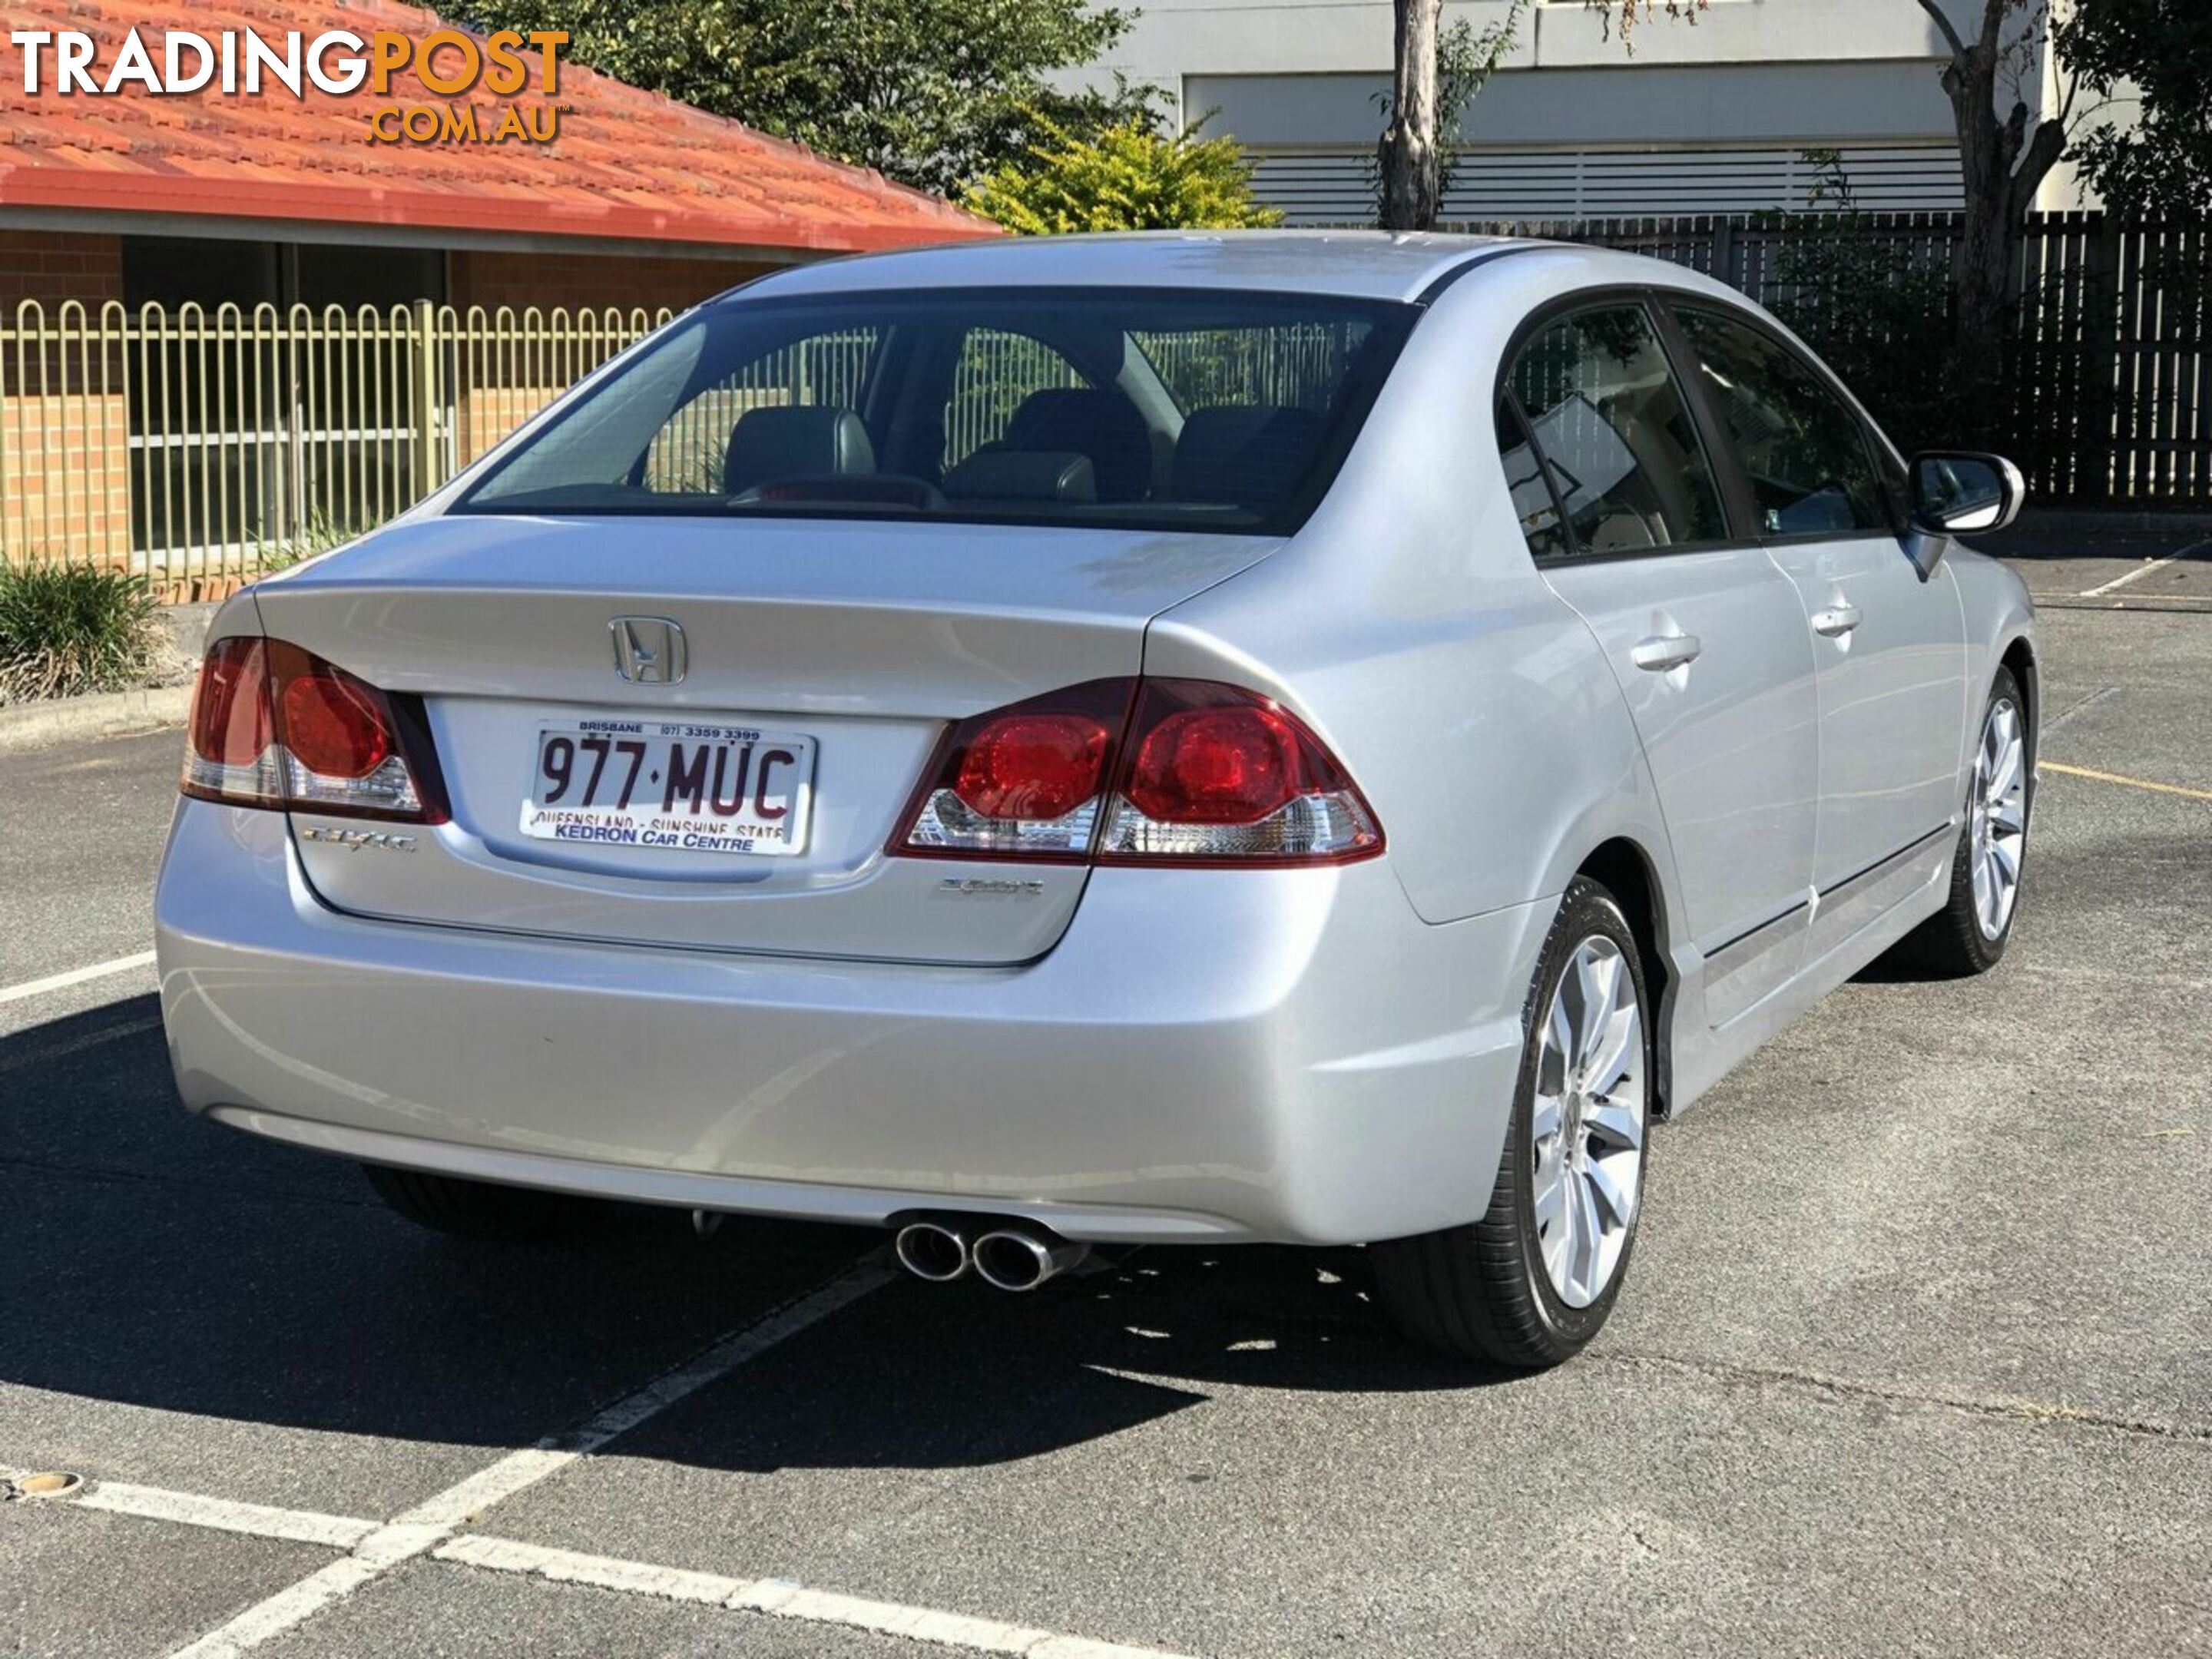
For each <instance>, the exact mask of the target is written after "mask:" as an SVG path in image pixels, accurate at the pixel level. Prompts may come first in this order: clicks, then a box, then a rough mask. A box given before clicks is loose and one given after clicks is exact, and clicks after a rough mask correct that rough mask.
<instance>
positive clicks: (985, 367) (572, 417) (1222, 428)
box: [456, 289, 1416, 533]
mask: <svg viewBox="0 0 2212 1659" xmlns="http://www.w3.org/2000/svg"><path fill="white" fill-rule="evenodd" d="M1415 314H1416V313H1415V312H1414V311H1413V308H1412V307H1407V306H1401V305H1396V304H1389V303H1378V302H1369V301H1350V300H1339V299H1335V298H1332V297H1328V296H1308V295H1267V294H1216V293H1212V292H1196V291H1186V290H1179V289H1121V290H1115V291H1111V292H1108V291H1103V290H1094V289H1043V290H1041V289H1022V290H1007V289H965V290H955V291H951V292H939V293H934V294H906V293H898V292H888V293H870V294H860V295H839V296H836V297H835V298H833V299H824V300H818V301H796V300H793V301H783V300H774V299H768V298H759V299H745V298H743V297H739V298H736V299H732V300H728V301H720V302H718V303H716V304H714V305H711V306H708V307H704V308H702V310H700V311H697V312H695V313H691V314H690V315H689V316H686V317H684V318H682V319H678V321H677V322H675V323H673V324H671V325H670V326H669V327H668V328H667V329H666V330H665V331H662V333H661V334H660V335H659V336H658V337H655V338H654V339H653V340H651V341H649V342H648V343H647V344H646V345H645V346H644V347H643V348H641V349H640V350H638V351H637V352H635V353H634V354H633V355H632V356H629V358H628V359H627V360H625V361H624V362H623V363H622V364H621V365H619V366H618V367H617V368H616V370H615V371H614V372H613V373H612V374H610V375H609V376H608V377H607V378H606V379H605V380H602V381H600V382H599V384H598V385H596V386H592V387H591V388H589V389H588V390H586V391H585V392H581V393H580V394H578V395H576V396H575V397H573V398H570V399H569V400H568V402H567V403H566V404H565V405H564V406H563V407H562V408H561V409H560V410H557V411H556V415H555V416H554V418H553V420H552V421H551V422H550V423H549V424H547V425H546V426H544V427H543V428H540V429H539V430H538V431H537V432H536V433H534V434H532V435H530V436H529V437H527V438H526V439H524V440H522V441H520V442H519V443H517V444H516V445H514V446H513V447H511V448H510V450H509V452H508V453H506V454H504V455H502V456H501V458H500V459H499V460H498V461H497V462H496V463H495V465H494V466H493V468H492V470H491V471H489V473H488V474H487V475H486V476H485V477H483V479H482V480H481V481H480V482H478V483H477V485H476V486H475V487H474V488H473V489H471V491H470V492H469V493H468V494H467V495H465V497H464V498H463V500H462V501H461V502H460V504H459V507H458V508H457V509H456V510H457V511H461V512H479V513H562V514H571V515H574V514H585V515H592V514H605V515H619V514H632V513H662V514H686V515H697V514H713V515H721V516H728V517H732V518H739V517H746V516H770V517H788V516H796V515H804V516H827V517H837V518H923V519H943V520H955V521H964V522H971V523H1008V522H1012V523H1043V524H1054V525H1097V526H1127V527H1143V528H1174V529H1193V530H1220V531H1230V532H1247V533H1279V532H1285V531H1287V530H1291V529H1294V528H1296V526H1297V525H1298V524H1299V523H1301V522H1303V520H1304V518H1305V516H1306V514H1307V513H1310V511H1311V510H1312V507H1313V506H1314V504H1315V503H1316V501H1319V500H1320V498H1321V495H1322V493H1323V492H1324V491H1325V490H1326V489H1327V488H1328V483H1329V480H1330V479H1331V478H1332V477H1334V474H1335V471H1336V469H1337V466H1338V465H1339V464H1340V462H1341V460H1342V459H1343V456H1344V453H1345V452H1346V450H1347V449H1349V448H1350V447H1351V443H1352V438H1353V437H1354V436H1355V435H1357V433H1358V428H1359V423H1360V422H1361V421H1362V420H1363V419H1364V417H1365V416H1366V413H1367V410H1368V409H1369V408H1370V405H1371V404H1372V403H1373V401H1374V398H1375V394H1376V392H1377V391H1378V390H1379V389H1380V387H1381V386H1382V383H1383V378H1384V376H1385V375H1386V374H1388V373H1389V367H1390V364H1391V363H1392V362H1393V361H1394V360H1395V357H1396V356H1397V353H1398V350H1399V349H1400V347H1401V345H1402V344H1403V343H1404V341H1405V337H1406V334H1407V331H1408V329H1409V328H1410V327H1411V325H1412V322H1413V317H1414V316H1415Z"/></svg>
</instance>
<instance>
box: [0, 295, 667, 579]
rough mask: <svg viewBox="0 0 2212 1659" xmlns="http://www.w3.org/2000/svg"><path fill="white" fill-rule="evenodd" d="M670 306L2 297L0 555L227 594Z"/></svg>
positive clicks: (584, 368)
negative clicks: (52, 302) (43, 301)
mask: <svg viewBox="0 0 2212 1659" xmlns="http://www.w3.org/2000/svg"><path fill="white" fill-rule="evenodd" d="M669 315H670V313H667V312H666V311H661V312H658V313H648V312H647V311H644V310H642V309H638V310H631V311H621V310H608V311H590V310H581V311H575V312H570V311H567V310H563V309H556V310H551V311H540V310H538V309H537V308H536V307H529V308H526V309H523V310H520V311H517V310H514V309H512V308H510V307H499V308H497V309H496V310H486V309H485V308H483V307H468V308H467V309H466V310H459V309H457V308H456V307H452V306H438V305H432V304H429V303H428V302H419V303H417V304H415V305H411V306H396V307H389V308H376V307H362V308H360V309H358V310H345V309H342V308H339V307H330V308H327V309H324V310H313V309H310V308H309V307H304V306H299V307H292V308H290V309H289V310H280V309H278V308H277V307H274V306H267V305H264V306H258V307H252V308H251V309H246V308H241V307H238V306H233V305H226V306H221V307H215V308H213V309H206V308H203V307H199V306H196V305H185V306H179V307H173V308H165V307H160V306H151V305H149V306H143V307H137V308H135V309H131V308H126V307H124V306H122V305H119V304H116V303H112V302H111V303H109V304H107V305H106V306H102V307H98V308H97V309H88V308H87V307H84V306H82V305H81V304H79V303H77V302H76V301H70V302H68V303H66V304H64V305H62V306H59V307H54V308H52V309H49V308H48V307H44V306H41V305H40V304H39V303H38V302H37V301H25V302H24V303H23V304H21V306H19V307H16V309H15V312H14V313H13V314H12V315H9V314H8V313H4V312H0V562H12V563H15V564H17V565H24V564H52V563H68V564H78V565H95V566H102V567H106V568H116V569H127V570H132V571H137V572H140V573H142V574H145V575H147V576H149V578H151V579H152V580H154V581H155V583H156V584H157V585H159V586H160V587H161V589H162V590H163V591H164V592H166V593H167V594H168V595H169V596H170V597H175V598H189V597H197V596H200V595H205V594H212V593H217V592H222V591H225V590H226V589H228V588H229V587H232V586H236V585H237V584H238V583H240V581H243V580H246V579H248V578H250V577H252V576H253V575H254V574H258V573H259V572H261V571H264V570H266V569H268V568H272V567H274V566H278V565H282V564H284V563H287V562H290V561H292V560H294V559H296V558H299V557H301V556H306V555H307V554H309V553H313V552H315V551H317V550H320V549H321V548H323V547H325V546H328V545H330V544H333V543H335V542H337V541H339V540H342V539H343V538H346V537H348V536H350V535H353V534H356V533H358V532H362V531H363V530H366V529H368V528H370V527H371V526H374V525H377V524H380V523H381V522H382V521H383V520H386V519H387V518H390V517H391V516H392V514H393V513H398V512H399V511H401V510H402V509H404V507H408V506H409V505H410V504H411V503H413V502H414V501H418V500H420V499H421V498H422V496H423V495H426V494H428V492H429V491H431V490H433V489H436V488H437V487H438V486H439V485H440V484H441V483H445V482H446V480H447V479H448V478H450V477H453V474H454V472H455V471H458V470H459V468H461V467H463V466H465V465H468V463H469V462H470V461H471V460H473V459H475V458H476V457H477V456H478V455H480V454H482V453H483V452H484V451H485V450H487V449H489V448H490V447H491V446H492V445H494V444H495V443H497V442H498V441H500V440H501V438H503V437H505V436H506V435H507V434H508V433H509V432H512V431H513V429H514V428H516V427H517V426H520V424H521V423H522V422H525V421H526V420H528V419H529V418H530V417H531V416H532V415H534V414H536V413H537V412H538V410H540V409H542V408H544V406H545V404H547V403H549V402H550V401H551V400H552V399H553V398H555V397H556V396H558V395H559V394H560V393H561V392H563V391H565V390H566V389H567V388H568V386H571V385H572V384H574V382H575V381H576V380H579V379H580V378H581V377H582V376H584V375H585V374H589V373H590V372H591V371H592V369H594V368H597V367H598V366H599V364H601V363H603V362H605V361H606V360H607V359H608V358H609V357H611V356H613V355H614V354H615V353H616V352H617V351H619V350H621V349H623V347H625V346H627V345H629V344H630V343H632V342H633V341H635V340H636V339H638V338H639V337H641V336H643V335H644V334H646V333H647V332H649V331H651V330H652V329H653V328H655V327H657V326H659V325H660V324H661V323H664V322H665V321H666V320H667V319H668V318H669Z"/></svg>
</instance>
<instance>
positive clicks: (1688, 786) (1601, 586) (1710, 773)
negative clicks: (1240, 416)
mask: <svg viewBox="0 0 2212 1659" xmlns="http://www.w3.org/2000/svg"><path fill="white" fill-rule="evenodd" d="M1502 404H1503V407H1502V408H1501V410H1500V411H1499V432H1500V439H1499V442H1500V447H1502V448H1503V449H1504V452H1505V465H1506V474H1507V477H1508V479H1509V481H1510V483H1512V486H1513V490H1514V496H1515V500H1516V504H1517V506H1518V507H1519V508H1520V512H1521V518H1522V525H1523V527H1524V529H1525V531H1526V532H1527V534H1528V541H1529V547H1530V550H1531V551H1532V552H1534V555H1535V556H1536V559H1537V562H1538V564H1539V566H1540V568H1541V569H1542V570H1543V573H1544V575H1545V578H1546V580H1547V581H1549V582H1550V584H1551V586H1552V588H1553V591H1554V592H1557V593H1558V594H1559V596H1560V598H1562V599H1565V601H1566V602H1567V604H1569V605H1571V606H1573V607H1574V609H1575V610H1576V611H1577V612H1578V613H1579V614H1580V615H1581V616H1582V617H1583V620H1584V621H1585V622H1586V623H1589V628H1590V629H1591V631H1592V633H1593V634H1595V636H1596V638H1597V641H1598V643H1599V644H1600V645H1601V647H1602V648H1603V649H1604V652H1605V654H1606V657H1607V660H1608V662H1609V663H1610V665H1611V666H1612V669H1613V676H1614V678H1615V679H1616V680H1617V681H1618V682H1619V684H1620V690H1621V691H1622V694H1623V695H1624V696H1625V697H1626V701H1627V703H1628V707H1629V709H1630V711H1631V713H1632V715H1633V716H1634V719H1635V721H1636V727H1637V732H1638V735H1639V737H1640V738H1642V739H1643V744H1644V756H1645V758H1646V760H1647V761H1648V763H1649V764H1650V769H1651V775H1652V780H1653V783H1654V785H1655V787H1656V789H1657V791H1658V795H1659V805H1660V810H1661V812H1662V815H1663V816H1664V817H1665V819H1666V823H1667V828H1668V836H1669V838H1670V839H1671V841H1672V842H1673V845H1674V864H1675V873H1676V878H1677V881H1678V883H1679V884H1680V898H1681V902H1682V907H1683V908H1684V910H1685V912H1686V915H1687V917H1688V921H1689V926H1690V929H1691V932H1692V936H1693V938H1694V939H1695V942H1696V944H1697V945H1698V947H1699V951H1701V952H1702V953H1703V954H1704V956H1705V960H1706V970H1705V1012H1706V1017H1707V1018H1708V1019H1709V1020H1710V1021H1711V1023H1712V1024H1723V1022H1725V1021H1727V1020H1728V1019H1729V1018H1733V1017H1734V1016H1735V1015H1736V1014H1739V1013H1741V1012H1743V1011H1744V1010H1745V1009H1746V1008H1747V1007H1749V1006H1751V1005H1752V1004H1753V1003H1754V1002H1756V1001H1758V1000H1759V999H1760V998H1761V997H1763V996H1765V995H1766V994H1768V993H1769V992H1771V991H1772V990H1774V989H1775V988H1776V987H1778V986H1779V985H1781V984H1782V983H1783V982H1784V981H1786V980H1787V979H1788V978H1789V977H1790V975H1792V974H1793V973H1794V972H1795V971H1796V968H1797V966H1798V964H1799V963H1800V962H1801V960H1802V952H1803V944H1804V924H1805V915H1806V894H1807V889H1808V884H1809V883H1810V880H1811V878H1812V868H1813V836H1814V812H1815V807H1814V797H1815V794H1816V793H1817V790H1818V787H1819V743H1820V738H1819V732H1818V729H1817V726H1818V712H1817V706H1816V702H1815V698H1814V659H1813V651H1812V647H1810V645H1809V644H1808V642H1807V636H1806V631H1805V623H1804V618H1803V616H1802V612H1801V611H1800V608H1799V606H1798V603H1797V594H1796V589H1795V588H1794V587H1793V586H1791V585H1790V580H1789V579H1788V578H1787V577H1786V576H1784V574H1782V573H1781V571H1780V570H1778V568H1776V567H1775V565H1774V563H1773V562H1772V561H1771V560H1770V559H1769V558H1768V557H1767V556H1766V553H1765V550H1763V549H1762V548H1760V547H1759V545H1758V544H1756V542H1755V541H1754V540H1753V539H1752V538H1749V537H1748V536H1745V537H1741V538H1738V537H1737V536H1735V534H1734V533H1733V532H1732V530H1731V526H1730V524H1729V515H1728V513H1727V511H1726V509H1725V507H1724V505H1723V497H1722V494H1721V491H1720V489H1719V486H1718V483H1717V479H1716V476H1715V471H1714V468H1713V466H1712V464H1711V459H1710V458H1709V455H1708V453H1707V447H1706V443H1705V437H1704V435H1703V434H1701V432H1700V431H1699V427H1698V425H1697V422H1696V421H1695V420H1694V418H1693V417H1692V413H1691V410H1690V407H1689V405H1688V404H1687V402H1686V398H1685V396H1684V393H1683V389H1682V386H1681V383H1680V379H1679V378H1678V376H1677V375H1676V374H1675V371H1674V367H1673V365H1672V363H1671V362H1670V361H1669V358H1668V352H1667V350H1666V349H1665V347H1664V345H1663V344H1662V341H1661V338H1660V335H1659V333H1658V331H1657V328H1656V323H1655V319H1654V316H1653V314H1652V313H1651V311H1650V308H1649V307H1648V306H1647V305H1646V304H1645V303H1644V301H1643V300H1642V299H1641V298H1638V297H1625V298H1606V299H1594V300H1593V301H1591V302H1589V304H1588V305H1586V306H1579V307H1571V308H1570V309H1569V310H1568V311H1566V312H1565V313H1563V314H1560V315H1559V316H1558V317H1556V318H1555V319H1547V320H1545V321H1544V322H1543V323H1541V325H1539V327H1538V328H1537V330H1536V331H1535V332H1534V334H1533V335H1532V336H1531V337H1530V338H1529V339H1528V343H1527V344H1526V345H1525V346H1524V347H1523V348H1522V349H1521V350H1520V352H1519V354H1518V355H1517V356H1516V358H1515V360H1514V362H1513V364H1512V366H1511V368H1510V371H1509V374H1508V375H1507V384H1506V386H1505V389H1504V394H1503V398H1502Z"/></svg>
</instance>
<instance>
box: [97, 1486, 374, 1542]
mask: <svg viewBox="0 0 2212 1659" xmlns="http://www.w3.org/2000/svg"><path fill="white" fill-rule="evenodd" d="M76 1505H77V1507H78V1508H80V1509H87V1510H106V1511H108V1512H109V1513H110V1514H112V1515H136V1516H142V1517H143V1518H144V1519H146V1520H149V1521H173V1522H177V1523H178V1524H179V1525H180V1526H186V1527H206V1528H210V1529H211V1530H213V1531H216V1532H239V1533H245V1534H247V1535H248V1536H250V1537H254V1538H282V1539H285V1540H288V1541H290V1542H292V1543H295V1544H325V1545H327V1546H329V1547H331V1548H332V1549H340V1550H349V1549H351V1548H353V1547H355V1546H356V1545H357V1544H359V1543H360V1542H361V1541H362V1540H363V1539H365V1538H367V1537H368V1535H369V1534H371V1533H373V1532H374V1531H375V1530H376V1529H377V1526H378V1524H379V1523H378V1522H374V1521H364V1520H362V1518H361V1517H360V1516H353V1515H319V1514H317V1513H316V1512H315V1511H313V1510H283V1509H276V1508H274V1507H272V1506H271V1505H270V1504H238V1503H233V1502H232V1501H231V1500H230V1499H229V1498H206V1497H203V1496H202V1495H201V1494H199V1493H198V1492H171V1491H169V1490H168V1489H167V1488H166V1487H162V1486H126V1485H125V1484H124V1483H122V1482H121V1481H116V1480H102V1481H99V1482H97V1483H96V1484H95V1485H94V1486H93V1487H92V1488H91V1489H90V1490H89V1491H88V1492H86V1493H85V1494H84V1496H83V1497H82V1498H78V1499H77V1500H76Z"/></svg>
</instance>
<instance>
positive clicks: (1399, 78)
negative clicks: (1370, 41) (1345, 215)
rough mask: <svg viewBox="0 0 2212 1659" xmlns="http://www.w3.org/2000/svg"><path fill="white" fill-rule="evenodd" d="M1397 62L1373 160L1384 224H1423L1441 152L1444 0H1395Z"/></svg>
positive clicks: (1431, 205)
mask: <svg viewBox="0 0 2212 1659" xmlns="http://www.w3.org/2000/svg"><path fill="white" fill-rule="evenodd" d="M1393 9H1394V10H1395V12H1396V14H1397V49H1398V50H1397V67H1396V71H1395V75H1394V76H1393V78H1392V81H1391V83H1390V125H1389V126H1387V127H1385V128H1383V142H1382V143H1381V145H1380V146H1379V147H1378V149H1377V160H1378V161H1379V163H1380V166H1381V171H1382V174H1383V229H1385V230H1426V229H1428V228H1430V227H1431V226H1432V225H1434V224H1435V223H1436V222H1437V207H1438V205H1439V204H1438V200H1437V198H1438V197H1439V195H1440V194H1441V191H1442V182H1443V168H1442V157H1441V156H1440V155H1439V154H1438V153H1437V23H1438V20H1439V18H1440V17H1441V15H1442V14H1443V0H1393Z"/></svg>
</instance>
